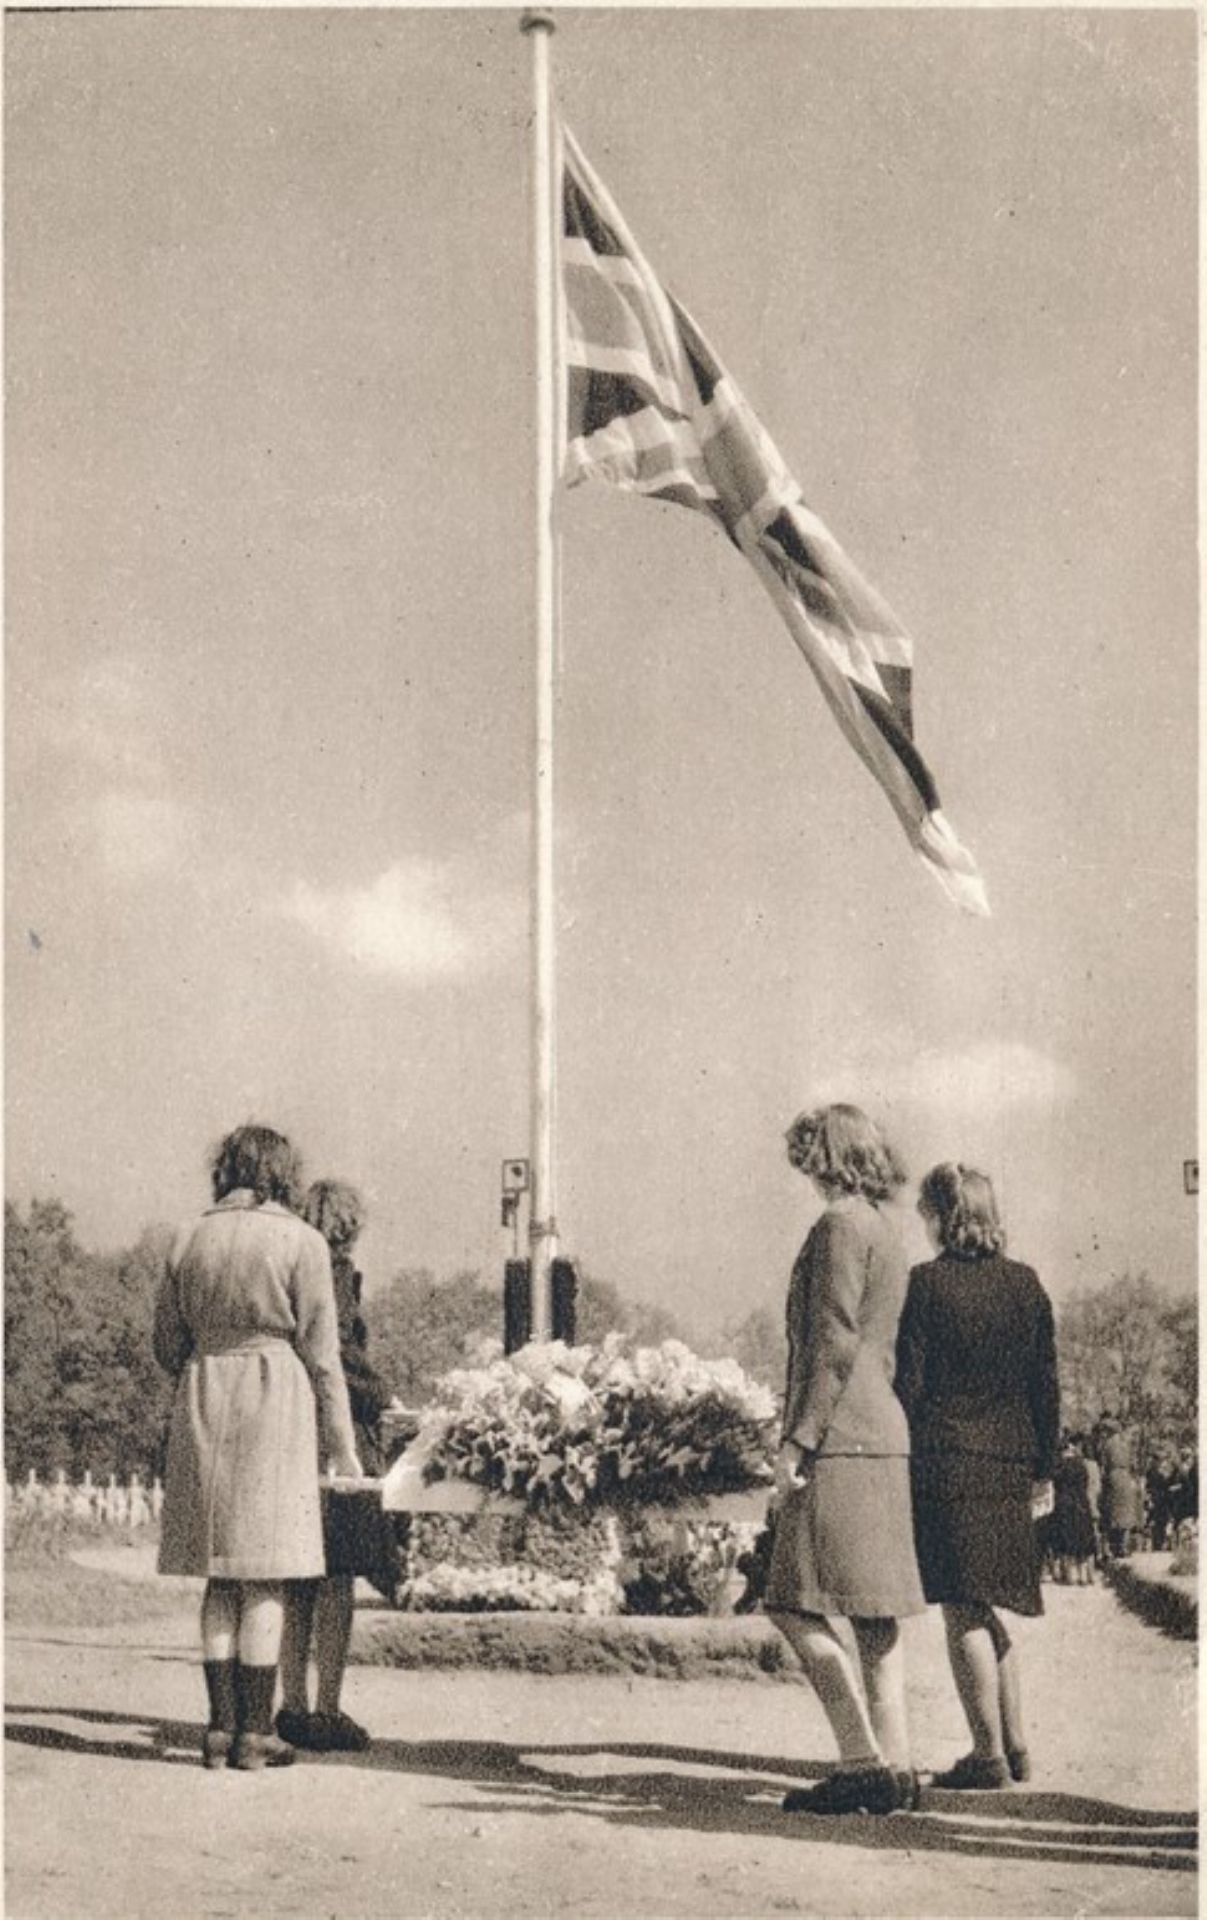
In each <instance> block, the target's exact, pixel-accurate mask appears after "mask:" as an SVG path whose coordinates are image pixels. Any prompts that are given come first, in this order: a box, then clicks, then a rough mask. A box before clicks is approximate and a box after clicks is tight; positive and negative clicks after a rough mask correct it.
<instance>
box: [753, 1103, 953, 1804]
mask: <svg viewBox="0 0 1207 1920" xmlns="http://www.w3.org/2000/svg"><path fill="white" fill-rule="evenodd" d="M787 1138H788V1158H789V1159H790V1161H791V1162H792V1164H793V1166H795V1167H796V1168H798V1169H799V1171H800V1172H801V1173H804V1174H806V1175H807V1176H808V1177H809V1178H810V1179H812V1181H813V1183H814V1185H815V1186H816V1188H817V1190H818V1192H819V1193H820V1194H821V1196H822V1198H823V1199H824V1200H825V1202H826V1210H825V1212H824V1213H823V1214H822V1215H821V1218H820V1219H819V1220H818V1221H817V1223H816V1225H815V1226H814V1228H813V1230H812V1232H811V1233H810V1235H809V1237H808V1239H807V1240H806V1241H805V1244H804V1246H803V1247H802V1249H801V1251H800V1254H799V1256H798V1258H797V1261H796V1265H795V1267H794V1269H793V1273H792V1284H791V1288H790V1290H789V1294H788V1343H789V1361H788V1387H787V1394H786V1400H785V1408H784V1430H783V1443H782V1446H781V1449H780V1456H779V1462H778V1466H777V1472H776V1483H777V1488H778V1491H779V1494H780V1504H779V1507H778V1514H777V1520H776V1527H775V1544H774V1547H773V1549H772V1557H771V1568H770V1572H769V1575H768V1580H767V1593H766V1598H765V1601H764V1605H765V1607H766V1610H767V1612H768V1614H769V1615H770V1616H771V1618H772V1620H773V1621H774V1622H775V1624H776V1626H777V1627H778V1628H779V1629H780V1631H781V1633H782V1634H783V1635H784V1637H785V1638H786V1639H787V1641H788V1642H789V1644H790V1645H791V1647H792V1648H793V1650H794V1652H795V1653H796V1654H797V1655H798V1656H799V1658H800V1661H801V1664H802V1666H803V1667H804V1669H805V1672H806V1674H807V1675H808V1677H809V1679H810V1680H811V1681H812V1683H813V1686H814V1688H815V1690H816V1692H817V1695H818V1698H819V1699H820V1701H821V1704H822V1706H823V1708H824V1709H825V1712H826V1717H827V1718H828V1720H829V1722H830V1726H831V1729H832V1730H833V1733H834V1737H835V1740H836V1741H837V1743H838V1750H839V1764H838V1768H837V1769H836V1771H835V1772H834V1773H832V1774H831V1775H830V1776H829V1777H828V1778H827V1779H825V1780H823V1781H821V1782H820V1784H819V1785H818V1786H815V1787H808V1788H797V1789H794V1790H793V1792H791V1793H789V1794H788V1796H787V1797H786V1799H785V1801H784V1808H785V1811H787V1812H793V1813H795V1812H801V1813H854V1812H857V1811H864V1812H867V1813H892V1812H894V1811H896V1810H897V1809H898V1808H910V1807H912V1806H914V1805H915V1804H916V1799H917V1779H916V1776H915V1774H914V1771H913V1767H912V1764H911V1761H910V1754H909V1733H908V1728H907V1724H906V1712H905V1666H904V1654H903V1649H902V1645H901V1639H900V1631H899V1627H898V1621H899V1620H900V1619H901V1617H902V1616H903V1615H906V1614H911V1613H921V1612H923V1611H924V1609H925V1605H926V1602H925V1600H924V1598H923V1594H922V1587H921V1583H920V1581H919V1578H918V1567H917V1562H916V1560H915V1558H914V1545H913V1530H912V1526H911V1521H910V1492H909V1428H908V1425H907V1423H906V1418H905V1412H904V1409H903V1408H902V1406H901V1403H900V1402H899V1400H898V1399H897V1397H896V1394H895V1392H894V1390H893V1374H894V1370H895V1367H896V1353H897V1321H898V1318H899V1316H900V1313H901V1307H902V1303H903V1301H904V1299H905V1289H906V1280H907V1262H906V1257H905V1252H904V1249H903V1247H902V1244H901V1240H900V1237H899V1235H898V1232H897V1228H896V1226H895V1224H894V1223H893V1220H892V1218H891V1216H890V1214H889V1212H888V1210H887V1203H888V1202H889V1201H891V1200H892V1198H893V1197H894V1195H895V1194H896V1192H897V1190H898V1188H899V1187H900V1186H901V1185H902V1184H903V1183H904V1179H905V1175H904V1173H903V1172H902V1170H901V1167H900V1165H899V1163H898V1161H897V1157H896V1155H895V1154H894V1152H893V1150H892V1148H891V1147H890V1146H889V1145H888V1143H887V1141H885V1140H884V1138H883V1137H882V1135H881V1134H880V1132H879V1130H878V1128H877V1127H876V1126H875V1125H874V1123H873V1122H872V1121H871V1120H869V1119H868V1117H867V1115H866V1114H864V1113H861V1112H860V1110H859V1109H858V1108H857V1107H848V1106H832V1107H824V1108H822V1109H820V1110H819V1111H818V1112H815V1113H804V1114H801V1115H800V1117H799V1118H798V1119H797V1120H795V1121H794V1122H793V1124H792V1126H791V1127H790V1128H789V1130H788V1136H787ZM835 1616H839V1617H845V1618H846V1619H848V1620H850V1622H851V1629H852V1631H853V1634H854V1638H855V1645H856V1648H857V1652H858V1669H857V1668H856V1666H855V1663H854V1662H853V1661H852V1659H851V1657H850V1654H849V1653H848V1650H847V1647H846V1644H845V1642H844V1640H843V1638H842V1636H841V1635H840V1634H839V1633H838V1631H837V1630H836V1629H835V1626H834V1624H833V1620H834V1617H835ZM861 1683H862V1684H861Z"/></svg>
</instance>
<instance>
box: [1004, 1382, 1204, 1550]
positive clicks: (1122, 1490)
mask: <svg viewBox="0 0 1207 1920" xmlns="http://www.w3.org/2000/svg"><path fill="white" fill-rule="evenodd" d="M1053 1493H1054V1504H1053V1509H1052V1512H1051V1514H1050V1515H1048V1516H1047V1518H1046V1519H1045V1520H1043V1521H1041V1523H1040V1526H1041V1536H1042V1541H1043V1550H1044V1571H1045V1576H1046V1577H1047V1578H1048V1579H1050V1580H1055V1581H1057V1582H1059V1583H1060V1584H1062V1585H1066V1586H1089V1585H1091V1584H1092V1583H1093V1580H1094V1576H1095V1570H1096V1569H1098V1568H1101V1567H1103V1566H1105V1565H1107V1564H1108V1563H1109V1562H1110V1561H1112V1560H1121V1559H1123V1558H1125V1557H1126V1555H1128V1554H1131V1553H1143V1552H1149V1553H1165V1552H1168V1551H1169V1550H1170V1549H1171V1548H1172V1547H1173V1546H1174V1544H1175V1542H1176V1539H1177V1536H1178V1531H1179V1529H1180V1528H1181V1527H1182V1526H1183V1525H1184V1523H1185V1522H1186V1521H1197V1520H1198V1517H1199V1461H1198V1454H1197V1452H1196V1451H1195V1449H1194V1448H1193V1447H1190V1446H1183V1447H1177V1446H1175V1445H1173V1444H1172V1443H1168V1442H1166V1443H1160V1444H1158V1445H1157V1446H1156V1447H1155V1448H1152V1449H1151V1450H1148V1451H1147V1454H1146V1452H1145V1450H1144V1449H1143V1448H1142V1446H1141V1443H1140V1440H1139V1437H1138V1435H1137V1434H1136V1433H1135V1432H1134V1431H1133V1430H1131V1429H1129V1428H1128V1427H1126V1426H1125V1425H1124V1424H1123V1423H1122V1422H1121V1421H1120V1420H1118V1419H1117V1418H1116V1417H1115V1416H1114V1415H1113V1414H1103V1415H1102V1417H1101V1418H1100V1419H1099V1420H1098V1421H1097V1422H1096V1424H1095V1425H1094V1427H1093V1428H1092V1429H1091V1430H1090V1431H1089V1432H1088V1433H1066V1434H1065V1435H1064V1437H1063V1439H1062V1442H1061V1450H1060V1458H1059V1460H1058V1462H1057V1466H1056V1471H1055V1474H1054V1476H1053Z"/></svg>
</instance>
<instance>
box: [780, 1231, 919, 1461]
mask: <svg viewBox="0 0 1207 1920" xmlns="http://www.w3.org/2000/svg"><path fill="white" fill-rule="evenodd" d="M907 1283H908V1270H907V1266H906V1258H905V1254H904V1251H903V1249H902V1246H901V1242H900V1240H899V1239H898V1237H897V1234H896V1232H895V1231H894V1228H893V1226H892V1224H891V1222H890V1221H888V1220H886V1219H884V1218H883V1217H882V1215H881V1213H880V1211H879V1209H878V1208H877V1207H874V1206H873V1205H872V1204H871V1202H870V1201H868V1200H865V1199H863V1198H861V1197H859V1196H856V1195H850V1196H844V1197H843V1198H842V1199H840V1200H835V1201H832V1202H831V1204H830V1205H829V1206H828V1207H827V1208H826V1211H825V1212H824V1213H823V1214H822V1216H821V1218H820V1219H819V1220H818V1221H817V1222H816V1224H815V1225H814V1227H813V1230H812V1232H811V1233H810V1234H809V1237H808V1239H807V1240H806V1241H805V1244H804V1246H803V1247H802V1248H801V1250H800V1253H799V1255H798V1256H797V1260H796V1265H795V1267H794V1268H793V1270H792V1283H791V1285H790V1287H789V1289H788V1386H787V1392H786V1394H785V1400H784V1438H785V1439H786V1440H795V1442H796V1444H797V1445H798V1446H800V1447H804V1448H806V1449H807V1450H808V1451H809V1452H811V1453H820V1454H823V1455H827V1454H871V1455H903V1454H908V1453H909V1425H908V1422H907V1421H906V1418H905V1409H904V1408H903V1407H902V1405H901V1402H900V1401H899V1400H898V1398H897V1395H896V1394H895V1392H894V1391H893V1376H894V1373H895V1372H896V1365H897V1323H898V1321H899V1319H900V1317H901V1308H902V1305H903V1303H904V1300H905V1291H906V1286H907Z"/></svg>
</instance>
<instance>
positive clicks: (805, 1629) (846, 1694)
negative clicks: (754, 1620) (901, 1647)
mask: <svg viewBox="0 0 1207 1920" xmlns="http://www.w3.org/2000/svg"><path fill="white" fill-rule="evenodd" d="M771 1619H772V1621H773V1622H774V1624H775V1625H776V1626H777V1627H778V1628H779V1630H780V1632H781V1633H782V1634H783V1636H784V1638H785V1640H786V1641H787V1642H788V1645H789V1646H790V1647H791V1648H792V1651H793V1652H794V1653H795V1654H796V1656H797V1658H798V1659H799V1661H800V1663H801V1665H802V1667H803V1668H804V1669H805V1673H806V1675H807V1676H808V1678H809V1680H810V1682H811V1684H812V1686H813V1690H814V1692H815V1693H816V1694H817V1697H818V1699H819V1700H820V1701H821V1704H822V1708H823V1710H824V1712H825V1716H826V1719H827V1720H828V1721H829V1723H830V1727H831V1730H832V1732H833V1734H834V1738H835V1740H836V1741H837V1742H838V1757H839V1764H840V1765H841V1766H843V1767H869V1766H878V1765H880V1764H881V1754H880V1747H879V1745H878V1743H877V1740H876V1735H875V1732H874V1730H873V1727H872V1722H871V1718H870V1716H869V1713H868V1709H867V1705H866V1703H865V1701H864V1698H863V1694H862V1692H861V1690H860V1685H859V1678H858V1675H857V1673H856V1671H855V1665H854V1662H853V1661H852V1659H851V1656H850V1654H849V1653H848V1652H847V1650H846V1648H845V1647H844V1646H843V1644H842V1641H841V1640H840V1639H839V1638H838V1635H837V1634H836V1633H835V1631H834V1629H833V1627H832V1626H831V1625H830V1623H829V1621H828V1620H827V1619H826V1618H825V1616H824V1614H820V1613H772V1615H771Z"/></svg>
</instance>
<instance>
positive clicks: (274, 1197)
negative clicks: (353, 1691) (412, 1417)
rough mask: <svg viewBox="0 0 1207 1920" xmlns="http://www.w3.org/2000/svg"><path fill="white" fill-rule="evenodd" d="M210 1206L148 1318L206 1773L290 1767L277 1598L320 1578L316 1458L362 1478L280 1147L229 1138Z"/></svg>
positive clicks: (261, 1133) (325, 1295)
mask: <svg viewBox="0 0 1207 1920" xmlns="http://www.w3.org/2000/svg"><path fill="white" fill-rule="evenodd" d="M211 1182H212V1189H213V1196H214V1203H213V1205H212V1206H211V1207H210V1208H209V1209H208V1210H207V1211H206V1212H205V1213H203V1214H202V1215H201V1217H200V1219H198V1220H191V1221H189V1222H188V1223H187V1225H186V1226H184V1227H182V1228H181V1230H180V1232H179V1233H178V1234H177V1235H176V1238H175V1240H174V1242H173V1245H172V1249H171V1252H170V1253H169V1255H168V1262H167V1269H166V1272H165V1274H164V1278H163V1282H162V1284H161V1286H160V1290H159V1295H158V1299H157V1302H156V1309H155V1328H154V1345H155V1356H156V1358H157V1360H158V1361H159V1364H160V1365H161V1366H162V1367H163V1368H164V1369H165V1370H166V1371H167V1372H168V1373H170V1374H172V1375H173V1377H174V1378H175V1381H176V1393H175V1398H174V1401H173V1405H172V1418H171V1427H170V1430H169V1435H168V1459H167V1472H166V1476H165V1481H166V1484H165V1487H164V1504H163V1534H162V1539H161V1543H160V1549H159V1571H160V1572H161V1573H168V1574H193V1575H200V1576H201V1577H202V1578H203V1579H204V1580H205V1582H206V1587H205V1594H204V1597H203V1600H202V1603H201V1640H202V1658H203V1662H204V1666H205V1680H206V1689H207V1692H208V1695H209V1706H210V1720H209V1726H208V1728H207V1730H206V1733H205V1737H204V1741H203V1758H204V1763H205V1765H206V1766H207V1767H211V1768H216V1767H224V1766H228V1765H229V1766H232V1767H235V1768H236V1769H238V1770H240V1771H243V1772H252V1771H257V1770H259V1769H260V1768H263V1767H271V1766H283V1765H285V1764H286V1763H287V1762H288V1761H290V1760H292V1759H293V1748H292V1747H291V1746H289V1745H288V1744H287V1743H286V1742H284V1741H282V1740H281V1739H279V1738H278V1737H277V1735H276V1734H275V1733H274V1732H273V1730H272V1708H273V1695H274V1691H275V1687H276V1678H277V1662H278V1658H279V1654H280V1645H281V1626H282V1617H283V1605H284V1583H285V1582H286V1581H288V1580H298V1579H306V1578H309V1577H311V1576H314V1575H316V1574H321V1573H322V1572H323V1569H324V1560H323V1534H322V1524H321V1520H320V1513H319V1442H320V1437H321V1441H322V1448H323V1454H324V1456H325V1457H326V1458H327V1459H328V1460H330V1461H331V1462H332V1463H333V1464H334V1466H335V1468H336V1469H337V1471H338V1472H340V1473H345V1474H353V1475H355V1474H359V1472H360V1462H359V1461H358V1459H357V1456H356V1445H355V1441H354V1438H353V1433H352V1419H351V1414H350V1412H349V1408H348V1393H347V1389H346V1387H345V1386H344V1376H343V1373H342V1371H341V1368H340V1361H339V1340H338V1334H337V1329H336V1317H335V1296H334V1294H333V1292H332V1287H331V1263H330V1261H329V1259H328V1256H327V1247H326V1243H325V1242H324V1240H323V1238H322V1236H321V1234H318V1233H316V1232H315V1231H314V1228H313V1227H308V1226H307V1225H306V1224H305V1222H304V1221H302V1220H299V1219H298V1217H297V1214H296V1212H295V1211H294V1209H295V1208H296V1206H297V1201H298V1190H299V1187H300V1185H301V1167H300V1163H299V1160H298V1156H297V1154H296V1153H295V1152H294V1150H293V1148H292V1146H291V1145H290V1143H289V1141H288V1140H286V1139H285V1137H284V1135H283V1134H279V1133H276V1132H274V1131H273V1129H272V1128H271V1127H260V1126H245V1127H237V1128H236V1129H235V1131H234V1132H233V1133H231V1134H228V1135H227V1137H226V1139H225V1140H223V1141H222V1143H221V1145H220V1146H219V1147H218V1149H217V1152H216V1153H215V1155H214V1157H213V1162H212V1166H211Z"/></svg>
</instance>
